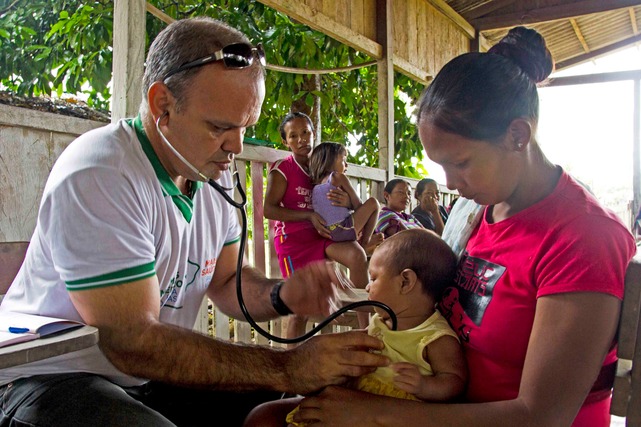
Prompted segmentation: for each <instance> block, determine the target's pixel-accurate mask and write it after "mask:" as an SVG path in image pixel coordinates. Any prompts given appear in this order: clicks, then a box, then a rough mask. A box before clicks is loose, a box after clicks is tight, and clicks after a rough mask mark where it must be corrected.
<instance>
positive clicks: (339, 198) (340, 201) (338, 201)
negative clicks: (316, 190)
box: [327, 187, 354, 209]
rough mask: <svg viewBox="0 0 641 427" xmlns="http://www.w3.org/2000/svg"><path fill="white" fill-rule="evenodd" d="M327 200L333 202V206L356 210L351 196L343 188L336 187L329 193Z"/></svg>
mask: <svg viewBox="0 0 641 427" xmlns="http://www.w3.org/2000/svg"><path fill="white" fill-rule="evenodd" d="M327 199H329V201H331V202H332V206H342V207H344V208H348V209H354V206H352V202H351V200H350V197H349V194H348V193H347V191H345V190H343V189H342V188H339V187H336V188H334V189H332V190H329V192H328V193H327Z"/></svg>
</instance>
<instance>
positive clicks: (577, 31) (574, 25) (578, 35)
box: [570, 18, 590, 52]
mask: <svg viewBox="0 0 641 427" xmlns="http://www.w3.org/2000/svg"><path fill="white" fill-rule="evenodd" d="M570 24H572V28H574V33H575V34H576V38H577V39H579V42H580V43H581V46H583V50H584V51H585V52H589V51H590V48H589V47H588V44H587V43H586V42H585V38H584V37H583V34H582V33H581V29H580V28H579V25H578V24H577V23H576V19H574V18H571V19H570Z"/></svg>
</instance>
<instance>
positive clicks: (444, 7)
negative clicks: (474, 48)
mask: <svg viewBox="0 0 641 427" xmlns="http://www.w3.org/2000/svg"><path fill="white" fill-rule="evenodd" d="M427 2H428V3H429V4H431V5H432V6H434V8H435V9H436V10H438V11H439V12H441V13H442V14H443V15H445V17H446V18H448V19H449V20H450V21H452V22H453V23H454V25H456V26H457V27H459V28H460V29H461V30H463V32H464V33H465V34H467V36H468V37H469V38H471V39H473V38H474V33H475V30H474V27H473V26H471V25H470V23H469V22H467V21H466V20H465V19H464V18H463V17H462V16H461V15H459V14H458V12H456V11H455V10H454V9H452V7H451V6H450V5H449V4H447V3H446V2H445V1H444V0H427Z"/></svg>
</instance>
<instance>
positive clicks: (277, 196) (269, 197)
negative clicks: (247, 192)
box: [263, 171, 330, 238]
mask: <svg viewBox="0 0 641 427" xmlns="http://www.w3.org/2000/svg"><path fill="white" fill-rule="evenodd" d="M285 190H287V180H285V177H284V176H283V175H281V173H280V172H277V171H271V172H270V173H269V175H267V189H266V190H265V204H264V212H263V213H264V215H265V218H268V219H273V220H276V221H310V222H311V223H312V225H313V226H314V228H315V229H316V231H318V233H319V234H320V235H321V236H323V237H325V238H329V237H330V235H329V231H327V228H326V227H325V221H324V220H323V217H321V216H320V215H319V214H317V213H316V212H314V211H311V210H310V211H303V210H301V211H297V210H293V209H287V208H284V207H282V206H281V205H280V202H281V201H282V200H283V196H285Z"/></svg>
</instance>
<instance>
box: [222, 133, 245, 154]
mask: <svg viewBox="0 0 641 427" xmlns="http://www.w3.org/2000/svg"><path fill="white" fill-rule="evenodd" d="M244 139H245V128H234V129H229V131H228V132H226V135H225V141H224V143H223V149H224V150H225V151H228V152H230V153H234V154H235V155H236V156H238V155H239V154H240V153H242V152H243V141H244Z"/></svg>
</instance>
